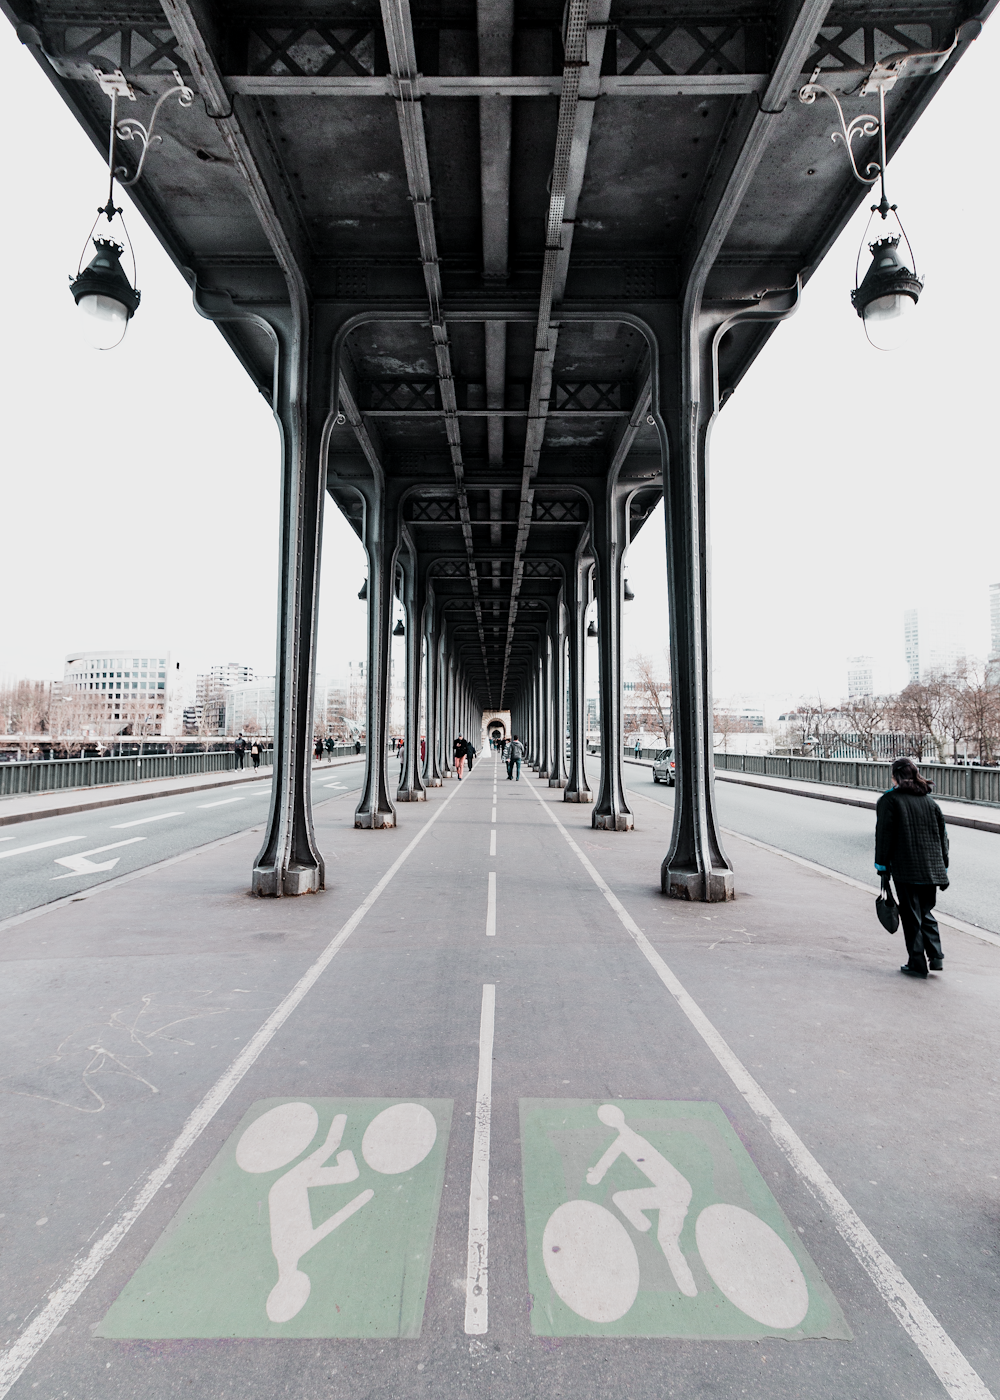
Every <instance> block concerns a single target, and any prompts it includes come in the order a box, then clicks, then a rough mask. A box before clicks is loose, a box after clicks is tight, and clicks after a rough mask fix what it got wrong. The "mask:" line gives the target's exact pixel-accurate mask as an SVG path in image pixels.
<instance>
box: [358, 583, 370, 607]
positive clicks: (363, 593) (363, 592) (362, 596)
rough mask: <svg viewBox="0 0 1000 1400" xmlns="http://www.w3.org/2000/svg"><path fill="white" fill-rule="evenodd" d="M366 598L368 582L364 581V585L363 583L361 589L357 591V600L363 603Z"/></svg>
mask: <svg viewBox="0 0 1000 1400" xmlns="http://www.w3.org/2000/svg"><path fill="white" fill-rule="evenodd" d="M367 597H368V580H367V579H365V581H364V583H363V584H362V585H361V587H360V588H359V589H358V598H359V599H360V600H361V602H362V603H363V602H364V601H365V599H366V598H367Z"/></svg>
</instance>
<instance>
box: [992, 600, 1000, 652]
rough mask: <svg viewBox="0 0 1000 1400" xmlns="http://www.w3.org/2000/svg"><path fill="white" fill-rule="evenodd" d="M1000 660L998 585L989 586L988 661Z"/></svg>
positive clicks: (999, 602)
mask: <svg viewBox="0 0 1000 1400" xmlns="http://www.w3.org/2000/svg"><path fill="white" fill-rule="evenodd" d="M994 658H1000V583H991V584H990V659H991V660H993V659H994Z"/></svg>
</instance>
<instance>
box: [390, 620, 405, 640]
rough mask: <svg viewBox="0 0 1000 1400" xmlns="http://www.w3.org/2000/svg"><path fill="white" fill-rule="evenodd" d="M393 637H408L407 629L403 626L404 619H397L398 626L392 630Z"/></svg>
mask: <svg viewBox="0 0 1000 1400" xmlns="http://www.w3.org/2000/svg"><path fill="white" fill-rule="evenodd" d="M392 635H393V636H394V637H405V636H406V628H405V627H404V626H403V619H402V618H401V617H397V618H396V625H395V627H394V628H393V629H392Z"/></svg>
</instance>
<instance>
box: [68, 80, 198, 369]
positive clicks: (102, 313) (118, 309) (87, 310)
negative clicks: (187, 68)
mask: <svg viewBox="0 0 1000 1400" xmlns="http://www.w3.org/2000/svg"><path fill="white" fill-rule="evenodd" d="M94 76H95V78H96V79H97V82H98V84H99V85H100V88H101V91H102V92H104V93H105V94H106V95H107V96H108V97H110V98H111V134H110V138H109V142H108V199H107V203H106V204H104V205H102V207H101V208H99V209H98V211H97V218H96V219H95V220H94V223H93V226H92V227H91V230H90V233H89V234H88V235H87V241H86V242H85V243H84V245H83V252H82V253H81V254H80V261H79V263H78V264H77V269H76V276H75V277H71V278H70V286H69V290H70V293H71V294H72V297H73V300H74V301H75V302H76V304H77V306H78V307H79V308H80V313H81V324H82V328H83V331H84V334H85V336H86V338H87V340H89V342H90V344H91V345H93V346H94V347H95V349H97V350H112V349H114V347H115V346H116V345H120V344H121V341H122V339H123V338H124V336H125V332H126V331H127V330H128V323H129V321H131V319H132V317H133V316H134V315H135V313H136V310H137V308H138V306H139V300H140V296H141V293H140V292H139V290H138V288H137V287H136V285H135V282H136V273H135V254H134V252H133V250H132V243H131V240H130V239H129V236H128V230H127V229H126V228H125V223H124V220H123V219H122V217H121V215H122V209H121V206H120V205H116V204H115V180H116V179H117V180H118V182H119V183H120V184H121V185H122V186H124V187H128V186H129V185H134V184H135V183H136V181H137V180H138V179H139V176H140V175H141V174H142V169H143V166H144V165H145V163H146V156H147V154H148V152H149V148H150V146H151V145H152V144H153V143H154V142H159V141H160V139H161V138H160V137H159V136H156V135H154V133H153V128H154V126H155V125H156V118H157V116H158V115H159V111H160V108H161V107H162V106H163V104H164V102H165V101H166V100H167V98H168V97H174V96H175V97H176V98H177V99H178V101H179V103H180V105H181V106H182V107H190V105H191V103H192V102H193V101H194V93H193V92H192V91H191V89H190V88H189V87H188V86H187V84H186V83H185V82H184V80H183V78H182V77H181V76H180V74H179V73H178V72H177V71H176V70H175V71H174V75H173V76H174V80H175V83H176V86H175V87H172V88H167V90H166V91H165V92H163V93H161V94H160V96H159V97H158V98H157V100H156V104H155V105H154V107H153V112H152V116H151V117H150V121H149V126H148V127H146V126H144V125H143V123H142V122H140V121H137V120H135V119H134V118H129V119H127V120H125V121H121V122H119V121H118V120H117V117H118V99H119V98H120V97H125V98H128V100H129V101H131V102H134V101H135V100H136V96H135V92H134V91H133V89H132V86H131V84H130V83H129V81H128V79H127V78H126V77H125V75H124V74H123V73H122V72H121V70H120V69H116V70H115V71H114V72H113V73H102V72H100V71H99V70H97V69H95V70H94ZM120 140H121V141H138V142H139V143H140V145H141V147H142V151H141V154H140V157H139V161H138V164H137V166H136V169H135V173H134V174H133V175H132V176H131V178H129V177H128V171H127V170H126V169H125V168H124V166H117V167H116V166H115V149H116V144H117V142H118V141H120ZM102 215H103V216H104V217H105V218H106V219H107V221H108V224H109V225H114V224H115V220H117V221H118V226H117V228H116V230H115V232H116V234H118V236H117V237H106V238H95V237H94V231H95V229H96V228H97V225H98V223H99V222H100V220H101V216H102ZM108 232H109V234H110V232H111V230H110V229H109V231H108ZM91 244H93V246H94V249H95V253H94V256H93V257H92V258H91V260H90V262H89V263H88V264H87V266H86V267H84V265H83V260H84V258H85V257H86V256H87V253H88V251H89V249H90V245H91ZM126 253H127V254H128V259H129V261H130V262H131V264H132V277H131V280H130V279H129V276H128V273H127V272H126V271H125V269H124V268H123V267H122V264H121V260H122V257H123V255H125V254H126Z"/></svg>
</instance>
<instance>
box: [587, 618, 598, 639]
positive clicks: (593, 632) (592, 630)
mask: <svg viewBox="0 0 1000 1400" xmlns="http://www.w3.org/2000/svg"><path fill="white" fill-rule="evenodd" d="M587 636H588V637H596V636H597V623H596V622H595V621H594V620H593V618H591V620H590V626H589V627H588V628H587Z"/></svg>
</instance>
